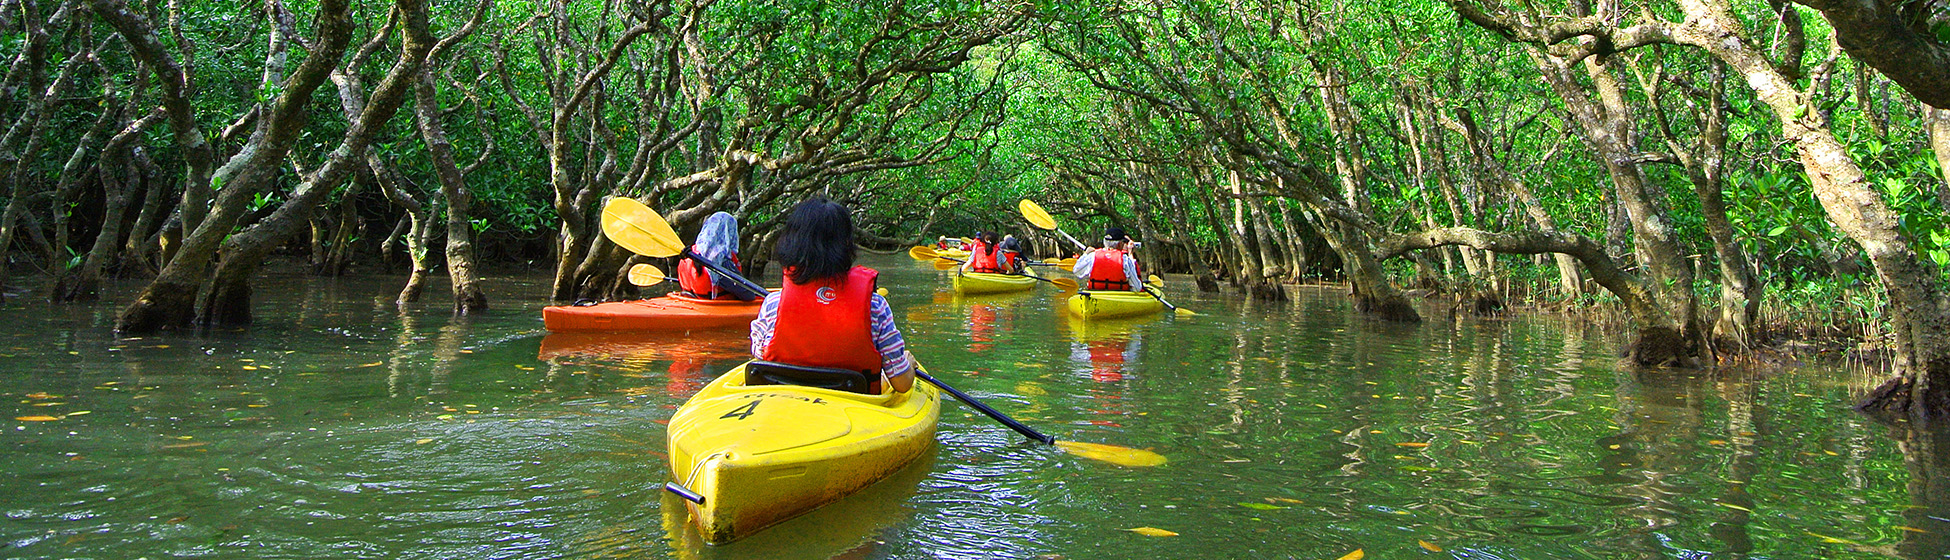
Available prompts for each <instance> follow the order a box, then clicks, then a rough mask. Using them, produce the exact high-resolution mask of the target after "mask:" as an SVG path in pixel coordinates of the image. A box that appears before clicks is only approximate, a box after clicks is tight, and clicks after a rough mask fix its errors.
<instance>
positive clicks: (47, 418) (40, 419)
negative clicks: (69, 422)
mask: <svg viewBox="0 0 1950 560" xmlns="http://www.w3.org/2000/svg"><path fill="white" fill-rule="evenodd" d="M14 419H15V420H19V421H22V422H53V421H55V420H60V419H61V418H60V417H58V416H15V417H14Z"/></svg>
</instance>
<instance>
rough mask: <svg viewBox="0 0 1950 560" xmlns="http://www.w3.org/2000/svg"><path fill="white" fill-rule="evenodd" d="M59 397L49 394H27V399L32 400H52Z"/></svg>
mask: <svg viewBox="0 0 1950 560" xmlns="http://www.w3.org/2000/svg"><path fill="white" fill-rule="evenodd" d="M57 396H58V395H50V394H47V393H28V394H27V398H30V399H52V398H56V397H57Z"/></svg>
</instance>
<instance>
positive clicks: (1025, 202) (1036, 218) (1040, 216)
mask: <svg viewBox="0 0 1950 560" xmlns="http://www.w3.org/2000/svg"><path fill="white" fill-rule="evenodd" d="M1016 209H1017V210H1020V211H1022V219H1024V220H1029V225H1032V226H1036V228H1037V229H1056V218H1052V217H1050V215H1049V212H1045V211H1043V207H1042V206H1040V205H1037V204H1036V201H1033V200H1030V199H1027V198H1025V199H1022V202H1017V203H1016Z"/></svg>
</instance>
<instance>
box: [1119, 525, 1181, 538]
mask: <svg viewBox="0 0 1950 560" xmlns="http://www.w3.org/2000/svg"><path fill="white" fill-rule="evenodd" d="M1125 530H1126V531H1130V532H1133V533H1137V534H1140V535H1144V536H1147V537H1176V536H1178V533H1173V532H1171V531H1166V530H1164V529H1159V528H1157V527H1134V528H1130V529H1125Z"/></svg>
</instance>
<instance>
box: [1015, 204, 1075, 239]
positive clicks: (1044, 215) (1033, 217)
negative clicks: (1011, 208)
mask: <svg viewBox="0 0 1950 560" xmlns="http://www.w3.org/2000/svg"><path fill="white" fill-rule="evenodd" d="M1016 210H1019V211H1021V212H1022V219H1024V220H1029V225H1032V226H1036V227H1037V229H1044V230H1049V231H1054V232H1056V233H1057V235H1061V236H1063V238H1064V239H1068V240H1070V243H1074V244H1076V246H1077V248H1079V249H1082V250H1083V251H1085V252H1089V251H1090V246H1089V245H1084V244H1083V242H1082V241H1077V238H1075V237H1070V234H1068V233H1065V232H1064V231H1063V228H1059V227H1056V218H1053V217H1050V215H1049V212H1046V211H1044V210H1043V207H1042V206H1041V205H1038V204H1036V201H1033V200H1030V199H1027V198H1025V199H1022V201H1021V202H1017V203H1016Z"/></svg>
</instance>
